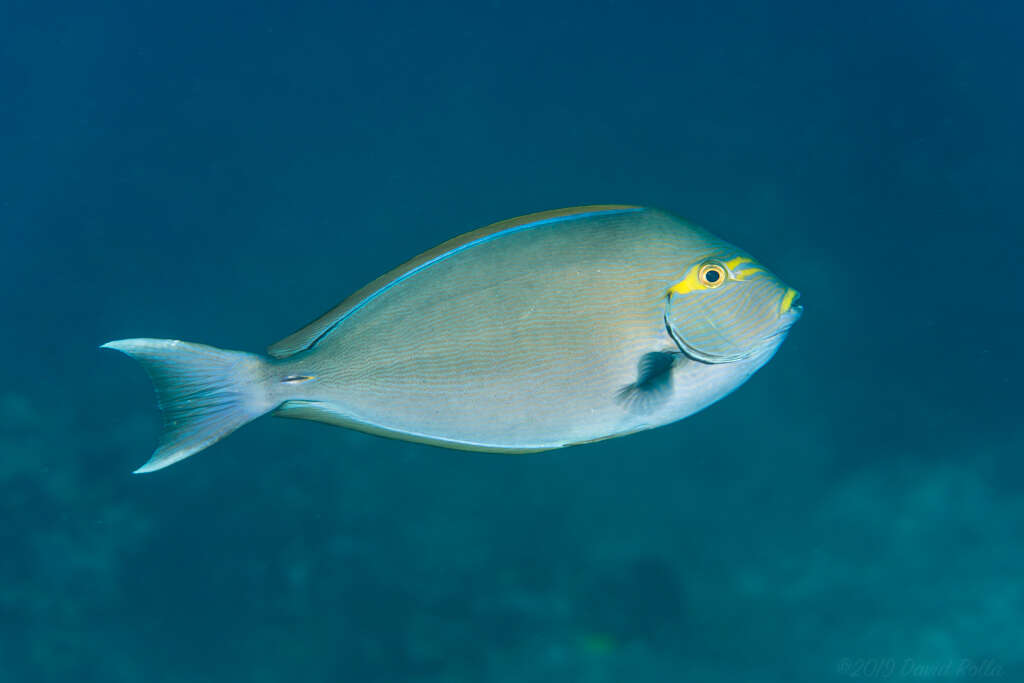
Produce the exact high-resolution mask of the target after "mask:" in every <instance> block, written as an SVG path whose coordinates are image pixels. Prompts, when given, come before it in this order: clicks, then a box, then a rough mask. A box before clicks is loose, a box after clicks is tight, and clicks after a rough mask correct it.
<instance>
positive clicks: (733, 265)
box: [725, 256, 753, 270]
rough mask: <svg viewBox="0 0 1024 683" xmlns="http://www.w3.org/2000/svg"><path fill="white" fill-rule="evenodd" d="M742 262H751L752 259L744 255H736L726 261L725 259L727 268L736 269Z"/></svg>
mask: <svg viewBox="0 0 1024 683" xmlns="http://www.w3.org/2000/svg"><path fill="white" fill-rule="evenodd" d="M744 263H753V261H752V260H751V259H748V258H747V257H746V256H737V257H736V258H731V259H729V260H728V261H726V262H725V267H726V268H728V269H729V270H736V269H737V268H739V267H740V266H741V265H743V264H744Z"/></svg>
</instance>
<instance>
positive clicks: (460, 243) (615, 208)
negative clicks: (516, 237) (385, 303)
mask: <svg viewBox="0 0 1024 683" xmlns="http://www.w3.org/2000/svg"><path fill="white" fill-rule="evenodd" d="M640 210H642V207H638V206H625V205H619V204H598V205H594V206H575V207H572V208H568V209H556V210H554V211H543V212H540V213H531V214H528V215H526V216H520V217H519V218H510V219H509V220H505V221H501V222H500V223H494V224H492V225H488V226H486V227H483V228H479V229H477V230H473V231H472V232H467V233H465V234H463V235H459V236H458V237H453V238H452V239H450V240H448V241H447V242H443V243H441V244H439V245H438V246H436V247H434V248H433V249H430V250H429V251H425V252H423V253H422V254H420V255H419V256H417V257H415V258H413V259H411V260H409V261H406V262H405V263H403V264H402V265H400V266H398V267H397V268H395V269H394V270H391V271H389V272H387V273H385V274H384V275H381V276H380V277H379V278H377V279H376V280H374V281H373V282H371V283H370V284H368V285H366V286H365V287H363V288H362V289H360V290H359V291H357V292H356V293H355V294H352V295H351V296H349V297H348V298H347V299H345V300H344V301H342V302H341V303H340V304H338V305H337V306H335V307H334V308H332V309H331V310H329V311H327V312H326V313H324V314H323V315H322V316H320V317H319V318H317V319H316V320H314V321H313V322H311V323H309V324H308V325H306V326H305V327H303V328H302V329H301V330H299V331H298V332H294V333H293V334H290V335H288V336H287V337H285V338H284V339H282V340H281V341H279V342H277V343H276V344H273V345H271V346H270V347H269V348H268V349H267V352H268V353H269V354H270V355H271V356H273V357H274V358H287V357H288V356H291V355H294V354H296V353H298V352H300V351H305V350H306V349H308V348H310V347H312V346H313V345H314V344H316V342H317V341H319V340H320V338H321V337H323V336H324V335H325V334H327V333H328V332H330V331H331V330H332V329H333V328H334V326H335V325H337V324H338V323H339V322H341V321H342V320H343V319H345V317H346V316H348V315H349V314H350V313H352V312H353V311H354V310H356V309H357V308H359V307H360V306H361V305H362V304H363V302H365V301H368V300H369V299H371V298H372V297H374V296H375V295H377V294H378V293H380V292H382V291H384V290H385V289H387V288H388V287H390V286H391V285H393V284H394V283H396V282H398V281H399V280H402V279H404V278H406V277H408V276H410V275H412V274H413V273H415V272H417V271H419V270H422V269H423V268H426V267H427V266H429V265H430V264H432V263H434V262H436V261H439V260H441V259H443V258H446V257H448V256H450V255H451V254H454V253H455V252H457V251H461V250H463V249H465V248H467V247H471V246H473V245H474V244H476V243H478V242H482V241H485V240H487V239H489V238H492V237H495V236H497V235H499V234H501V233H507V232H514V231H518V230H524V229H526V228H532V227H536V226H538V225H544V224H547V223H554V222H557V221H563V220H571V219H574V218H586V217H588V216H594V215H600V214H613V213H623V212H626V211H640Z"/></svg>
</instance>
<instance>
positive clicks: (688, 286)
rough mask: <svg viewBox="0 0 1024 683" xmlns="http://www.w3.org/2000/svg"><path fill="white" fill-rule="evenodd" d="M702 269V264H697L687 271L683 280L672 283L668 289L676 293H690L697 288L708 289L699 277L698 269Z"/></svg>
mask: <svg viewBox="0 0 1024 683" xmlns="http://www.w3.org/2000/svg"><path fill="white" fill-rule="evenodd" d="M698 270H700V265H696V266H694V267H693V268H690V270H688V271H686V275H685V277H683V279H682V280H680V281H679V282H677V283H676V284H674V285H672V287H671V288H670V289H669V290H668V291H670V292H672V293H674V294H689V293H690V292H696V291H697V290H701V289H706V288H705V287H704V285H702V284H701V282H700V280H699V279H698V278H697V271H698Z"/></svg>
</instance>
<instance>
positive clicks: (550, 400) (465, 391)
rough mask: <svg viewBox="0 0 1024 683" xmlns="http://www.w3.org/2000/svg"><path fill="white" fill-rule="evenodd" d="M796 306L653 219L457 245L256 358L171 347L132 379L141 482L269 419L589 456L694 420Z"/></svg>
mask: <svg viewBox="0 0 1024 683" xmlns="http://www.w3.org/2000/svg"><path fill="white" fill-rule="evenodd" d="M799 298H800V294H799V293H798V292H797V291H796V290H795V289H793V288H791V287H789V286H788V285H786V284H784V283H783V282H782V281H781V280H780V279H779V278H778V277H776V276H775V275H774V274H772V273H771V271H769V270H768V269H767V268H765V267H764V266H763V265H761V264H760V263H759V262H758V261H756V260H755V259H754V258H753V257H752V256H750V255H749V254H748V253H746V252H744V251H742V250H741V249H739V248H737V247H735V246H733V245H732V244H730V243H728V242H726V241H724V240H722V239H720V238H718V237H716V236H714V235H713V234H711V233H710V232H708V231H707V230H705V229H703V228H701V227H698V226H696V225H692V224H690V223H688V222H686V221H684V220H682V219H680V218H677V217H675V216H673V215H671V214H669V213H666V212H664V211H661V210H658V209H652V208H645V207H640V206H628V205H595V206H581V207H572V208H566V209H559V210H555V211H546V212H542V213H534V214H529V215H526V216H522V217H519V218H513V219H510V220H506V221H502V222H499V223H495V224H493V225H489V226H487V227H484V228H480V229H478V230H474V231H472V232H468V233H466V234H463V235H461V236H458V237H455V238H453V239H451V240H448V241H447V242H444V243H442V244H440V245H439V246H437V247H435V248H434V249H431V250H429V251H426V252H424V253H422V254H420V255H419V256H416V257H415V258H413V259H412V260H410V261H408V262H406V263H405V264H403V265H401V266H399V267H397V268H395V269H394V270H391V271H390V272H388V273H386V274H384V275H382V276H381V277H379V278H377V279H376V280H374V281H373V282H371V283H369V284H368V285H366V286H365V287H363V288H362V289H360V290H358V291H357V292H355V293H354V294H352V295H351V296H349V297H348V298H346V299H345V300H343V301H342V302H341V303H340V304H338V305H337V306H335V307H334V308H332V309H331V310H329V311H328V312H327V313H325V314H323V315H322V316H320V317H319V318H317V319H315V320H314V321H313V322H311V323H309V324H308V325H306V326H305V327H303V328H302V329H300V330H298V331H297V332H295V333H293V334H291V335H289V336H287V337H285V338H284V339H282V340H280V341H278V342H277V343H275V344H272V345H271V346H270V347H269V348H268V349H267V354H265V355H264V354H254V353H248V352H243V351H228V350H223V349H219V348H215V347H212V346H207V345H203V344H196V343H190V342H184V341H180V340H172V339H150V338H134V339H120V340H117V341H111V342H108V343H106V344H103V345H102V347H101V348H105V349H114V350H117V351H120V352H123V353H125V354H127V355H128V356H130V357H132V358H134V359H135V360H137V361H138V362H140V363H141V365H142V366H143V368H144V369H145V371H146V373H147V374H148V375H149V377H150V379H151V380H152V383H153V385H154V387H155V390H156V394H157V402H158V405H159V408H160V411H161V414H162V417H163V429H162V434H161V437H160V440H159V444H158V446H157V448H156V450H155V451H154V452H153V454H152V456H151V457H150V459H149V460H148V461H147V462H146V463H145V464H143V465H142V466H141V467H140V468H138V469H137V470H135V471H136V472H137V473H144V472H153V471H156V470H160V469H162V468H164V467H167V466H168V465H171V464H173V463H176V462H178V461H180V460H183V459H185V458H187V457H189V456H191V455H193V454H195V453H198V452H199V451H201V450H203V449H205V448H207V447H209V446H211V445H212V444H214V443H216V442H217V441H220V440H221V439H223V438H224V437H226V436H227V435H228V434H230V433H231V432H233V431H235V430H236V429H238V428H239V427H241V426H243V425H244V424H246V423H248V422H250V421H252V420H254V419H256V418H258V417H260V416H262V415H265V414H268V413H270V414H273V415H277V416H280V417H287V418H299V419H305V420H314V421H319V422H325V423H328V424H333V425H338V426H341V427H347V428H350V429H355V430H359V431H362V432H367V433H370V434H375V435H379V436H384V437H391V438H396V439H403V440H407V441H412V442H419V443H424V444H431V445H434V446H441V447H446V448H454V449H462V450H468V451H481V452H498V453H501V452H504V453H528V452H537V451H546V450H551V449H556V448H562V447H566V446H574V445H580V444H587V443H592V442H596V441H601V440H604V439H610V438H613V437H621V436H626V435H628V434H633V433H635V432H639V431H642V430H646V429H652V428H655V427H660V426H663V425H667V424H670V423H673V422H676V421H678V420H680V419H682V418H684V417H687V416H689V415H692V414H694V413H696V412H698V411H700V410H702V409H703V408H705V407H707V406H709V405H711V404H712V403H715V402H716V401H718V400H720V399H722V398H723V397H725V396H726V395H727V394H729V393H730V392H732V391H733V390H735V389H736V388H737V387H739V386H740V385H742V384H743V383H744V382H745V381H746V380H747V379H748V378H749V377H750V376H751V375H753V374H754V372H756V371H757V370H758V369H759V368H761V367H762V366H763V365H764V364H765V363H767V362H768V360H769V359H771V357H772V356H773V355H774V354H775V352H776V351H777V349H778V348H779V346H780V344H781V343H782V341H783V340H784V339H785V338H786V336H787V334H788V332H789V330H790V328H791V327H792V325H793V324H794V323H795V322H796V321H797V320H798V319H799V318H800V316H801V314H802V311H803V307H802V305H801V304H799V303H798V300H799Z"/></svg>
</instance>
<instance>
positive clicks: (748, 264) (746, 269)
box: [725, 256, 764, 280]
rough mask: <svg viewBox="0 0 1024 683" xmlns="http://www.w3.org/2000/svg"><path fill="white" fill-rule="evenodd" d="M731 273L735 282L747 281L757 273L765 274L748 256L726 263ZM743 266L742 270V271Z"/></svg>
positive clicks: (738, 257)
mask: <svg viewBox="0 0 1024 683" xmlns="http://www.w3.org/2000/svg"><path fill="white" fill-rule="evenodd" d="M725 265H726V267H727V268H729V272H731V273H732V276H733V279H734V280H746V279H747V278H749V277H750V276H751V275H753V274H755V273H763V272H764V270H763V269H762V268H758V267H757V266H756V265H755V264H754V261H753V259H749V258H747V257H746V256H737V257H736V258H733V259H729V260H728V261H726V262H725ZM741 266H742V269H741Z"/></svg>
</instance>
